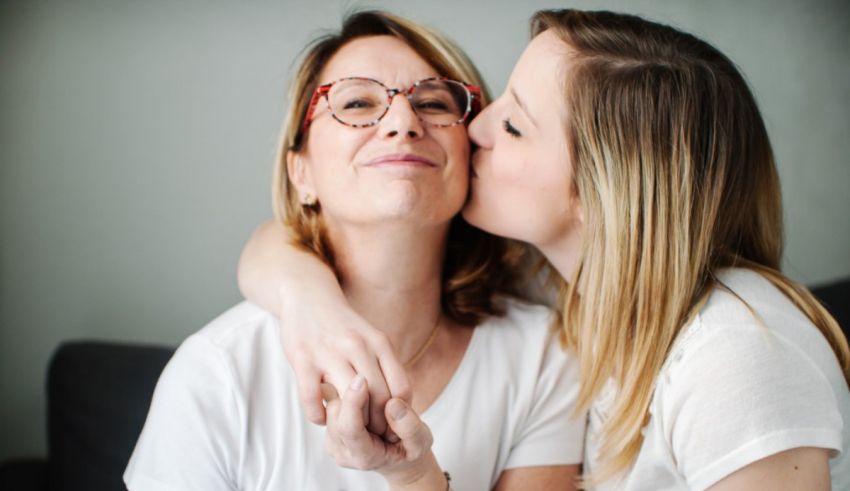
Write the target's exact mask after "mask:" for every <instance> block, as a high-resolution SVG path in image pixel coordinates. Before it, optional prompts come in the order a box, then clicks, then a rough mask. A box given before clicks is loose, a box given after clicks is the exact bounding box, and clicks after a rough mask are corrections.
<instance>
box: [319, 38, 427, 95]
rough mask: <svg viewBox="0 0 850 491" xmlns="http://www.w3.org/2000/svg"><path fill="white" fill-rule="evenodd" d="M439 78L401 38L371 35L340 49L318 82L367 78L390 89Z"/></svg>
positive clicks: (324, 69) (326, 66) (320, 75)
mask: <svg viewBox="0 0 850 491" xmlns="http://www.w3.org/2000/svg"><path fill="white" fill-rule="evenodd" d="M438 75H441V74H439V73H437V71H436V70H435V69H434V67H432V66H431V65H429V64H428V62H427V61H425V59H424V58H422V57H421V56H420V55H419V54H418V53H417V52H416V51H414V50H413V48H411V47H410V46H409V45H408V44H407V43H405V42H404V41H402V40H401V39H399V38H397V37H395V36H369V37H363V38H357V39H355V40H353V41H350V42H348V43H346V44H345V45H344V46H343V47H342V48H340V49H339V51H337V52H336V53H335V54H334V55H333V56H332V57H331V59H330V60H329V61H328V63H327V64H326V65H325V67H324V68H323V69H322V71H321V73H320V74H319V83H320V84H324V83H329V82H333V81H335V80H339V79H341V78H345V77H368V78H373V79H375V80H378V81H379V82H381V83H383V84H385V85H387V86H388V87H399V86H407V85H410V84H412V83H413V82H416V81H417V80H421V79H423V78H428V77H434V76H438ZM399 84H400V85H399Z"/></svg>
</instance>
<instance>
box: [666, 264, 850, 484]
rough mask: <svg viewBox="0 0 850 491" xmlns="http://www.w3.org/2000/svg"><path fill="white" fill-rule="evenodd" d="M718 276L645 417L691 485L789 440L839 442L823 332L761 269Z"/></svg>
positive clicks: (679, 341) (814, 443) (683, 335)
mask: <svg viewBox="0 0 850 491" xmlns="http://www.w3.org/2000/svg"><path fill="white" fill-rule="evenodd" d="M720 279H721V281H722V282H723V285H725V287H721V288H718V289H716V290H715V291H714V292H713V293H712V294H711V297H710V298H709V300H708V302H707V303H706V305H705V306H704V307H703V308H702V310H701V311H700V312H699V314H698V315H697V316H696V317H695V319H694V320H693V321H692V323H691V324H689V325H688V326H686V327H685V328H684V329H683V331H682V333H681V334H680V336H679V338H678V339H677V340H676V342H675V343H674V345H673V348H672V349H671V352H670V355H669V356H668V358H667V360H666V361H665V363H664V366H663V368H662V371H661V373H660V375H659V378H658V380H657V381H656V388H655V391H656V392H655V399H654V401H653V403H652V409H651V413H652V418H653V419H655V423H656V424H660V425H661V426H662V427H663V434H664V439H665V440H666V441H667V444H668V445H669V446H670V450H671V451H672V454H673V456H674V457H675V460H676V462H677V463H678V464H677V465H678V467H679V470H680V472H682V474H683V475H684V476H686V477H687V479H688V482H689V484H690V485H692V486H697V483H701V484H700V485H702V484H705V483H708V482H711V481H712V480H716V479H718V478H720V477H723V476H724V475H727V474H729V473H731V472H733V471H734V470H736V469H739V468H741V467H743V466H745V465H748V464H749V463H751V462H754V461H755V460H758V459H761V458H764V457H766V456H769V455H772V454H775V453H778V452H781V451H784V450H787V449H790V448H796V447H800V446H816V447H824V448H830V449H836V450H840V448H841V428H842V426H843V422H842V417H841V414H840V413H839V407H838V401H837V399H836V392H835V391H834V387H833V385H834V384H833V381H831V376H830V374H829V373H827V372H828V371H829V370H830V368H829V367H830V363H831V364H833V365H835V366H836V367H837V361H836V360H835V357H834V355H831V351H827V352H824V351H823V346H822V345H826V349H827V350H828V344H826V341H825V339H822V338H823V336H822V335H820V333H819V331H818V330H817V328H816V327H815V326H814V325H812V324H811V323H810V322H808V321H807V319H806V318H805V316H803V315H802V313H800V312H799V311H797V310H796V308H794V307H793V305H792V304H790V301H788V300H787V299H785V297H784V295H782V294H781V293H780V292H779V291H778V290H776V288H774V287H773V286H772V285H771V284H770V282H768V281H767V280H766V279H764V278H762V277H761V276H759V275H758V274H756V273H752V272H740V271H733V272H731V273H726V274H724V275H722V277H721V278H720ZM725 288H728V290H726V289H725ZM729 290H731V291H729ZM733 292H734V293H733ZM818 338H821V339H820V340H818ZM823 356H826V357H827V359H826V361H822V360H818V357H823ZM829 356H831V357H832V360H831V361H830V360H829ZM845 390H846V389H845Z"/></svg>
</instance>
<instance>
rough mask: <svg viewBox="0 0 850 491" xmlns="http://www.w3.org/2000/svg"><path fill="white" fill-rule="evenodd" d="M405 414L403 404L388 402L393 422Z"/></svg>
mask: <svg viewBox="0 0 850 491" xmlns="http://www.w3.org/2000/svg"><path fill="white" fill-rule="evenodd" d="M405 414H407V407H405V405H404V403H403V402H401V401H399V400H397V399H393V400H391V401H390V416H392V417H393V419H395V420H399V419H401V418H403V417H404V415H405Z"/></svg>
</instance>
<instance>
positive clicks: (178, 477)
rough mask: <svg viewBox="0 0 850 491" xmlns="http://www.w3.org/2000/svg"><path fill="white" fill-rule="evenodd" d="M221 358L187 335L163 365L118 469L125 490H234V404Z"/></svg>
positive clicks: (236, 451) (210, 346) (236, 426)
mask: <svg viewBox="0 0 850 491" xmlns="http://www.w3.org/2000/svg"><path fill="white" fill-rule="evenodd" d="M232 373H233V372H232V369H231V366H230V365H229V364H228V363H227V360H226V358H224V357H223V356H222V355H221V352H220V351H219V350H218V348H216V347H215V346H214V345H213V344H212V343H211V342H210V341H209V340H208V339H206V338H204V337H202V336H198V335H194V336H191V337H190V338H188V339H187V340H186V341H185V342H184V343H183V344H182V345H181V346H180V348H179V349H178V350H177V352H176V353H175V354H174V356H173V358H172V359H171V361H169V362H168V365H167V366H166V367H165V370H164V371H163V373H162V375H161V376H160V378H159V382H158V383H157V386H156V390H155V391H154V396H153V401H152V402H151V407H150V411H149V412H148V417H147V420H146V421H145V426H144V429H143V430H142V434H141V436H140V437H139V440H138V442H137V443H136V448H135V450H134V451H133V455H132V457H131V458H130V462H129V464H128V466H127V469H126V471H125V472H124V482H125V483H126V484H127V488H128V489H129V491H148V490H150V491H153V490H167V491H172V490H174V491H177V490H180V491H187V490H199V491H217V490H227V491H229V490H233V489H236V482H237V477H236V469H234V466H235V463H237V462H239V455H238V454H239V448H240V441H239V434H240V432H239V421H241V419H240V417H239V408H238V406H237V403H236V400H237V399H236V397H235V393H234V390H233V387H234V383H233V380H234V377H233V375H232Z"/></svg>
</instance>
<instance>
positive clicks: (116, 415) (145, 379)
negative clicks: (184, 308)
mask: <svg viewBox="0 0 850 491" xmlns="http://www.w3.org/2000/svg"><path fill="white" fill-rule="evenodd" d="M173 352H174V350H173V349H171V348H164V347H158V346H140V345H132V344H115V343H102V342H68V343H65V344H63V345H62V346H60V347H59V349H58V350H57V351H56V353H55V354H54V356H53V359H52V360H51V363H50V368H49V373H48V382H47V392H48V394H47V400H48V452H49V481H50V489H51V490H57V491H59V490H87V491H91V490H98V491H107V490H113V489H115V490H124V489H126V488H125V487H124V484H123V481H122V479H121V476H122V474H123V472H124V467H125V466H126V465H127V461H128V460H129V459H130V454H131V452H132V450H133V447H134V446H135V443H136V439H138V437H139V433H141V430H142V426H143V425H144V422H145V417H146V415H147V412H148V407H149V406H150V402H151V397H152V395H153V390H154V387H155V386H156V382H157V379H158V378H159V374H160V372H162V369H163V368H164V367H165V364H166V363H167V362H168V360H169V358H171V355H172V354H173Z"/></svg>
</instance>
